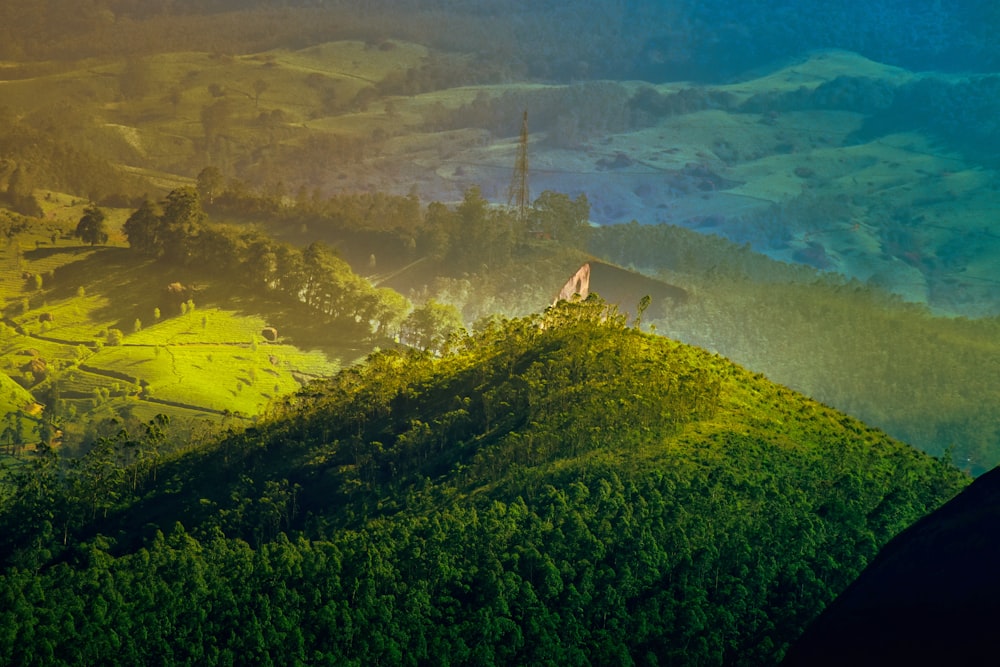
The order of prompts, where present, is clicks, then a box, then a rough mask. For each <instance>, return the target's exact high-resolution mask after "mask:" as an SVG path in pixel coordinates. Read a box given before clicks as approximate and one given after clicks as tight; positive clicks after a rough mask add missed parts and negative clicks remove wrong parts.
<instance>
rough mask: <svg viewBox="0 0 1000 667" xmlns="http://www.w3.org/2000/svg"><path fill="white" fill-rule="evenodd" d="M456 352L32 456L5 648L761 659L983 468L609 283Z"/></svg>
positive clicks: (371, 363) (106, 653) (536, 659)
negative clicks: (230, 422)
mask: <svg viewBox="0 0 1000 667" xmlns="http://www.w3.org/2000/svg"><path fill="white" fill-rule="evenodd" d="M450 350H451V351H450V352H449V353H446V354H445V355H444V356H434V355H430V354H427V353H418V352H415V351H406V350H399V351H386V352H379V353H377V354H375V355H373V356H371V357H370V358H369V359H368V360H367V362H366V363H364V364H362V365H360V366H357V367H353V368H350V369H347V370H345V371H343V372H342V373H340V374H338V375H337V376H335V377H333V378H331V379H329V380H325V381H322V382H318V383H315V384H313V385H312V386H310V387H309V388H308V389H306V390H304V391H303V392H301V393H300V394H299V395H297V396H295V397H293V398H290V399H288V400H287V401H285V402H284V404H283V406H276V407H275V409H274V411H273V412H272V415H271V417H270V418H269V419H267V420H264V421H261V422H260V423H258V424H257V425H256V426H255V427H253V428H250V429H247V430H243V431H234V432H231V433H230V434H229V435H225V436H223V437H222V438H220V439H219V440H218V441H217V442H215V443H214V444H212V445H210V446H207V447H205V448H202V449H200V450H198V451H195V452H191V453H188V454H186V455H183V456H176V457H172V458H171V459H170V460H167V461H160V462H159V463H158V464H157V465H156V466H155V467H153V466H152V465H151V462H152V461H153V459H152V458H150V457H148V456H146V455H145V454H144V452H148V451H149V450H150V448H152V447H155V443H156V440H157V438H158V437H159V436H158V434H159V433H160V429H161V428H162V424H161V423H159V422H155V421H154V422H151V423H149V424H148V425H146V427H145V428H142V429H136V430H133V431H130V432H128V431H124V430H123V431H122V432H120V433H118V434H112V435H109V436H108V437H107V438H105V439H104V440H102V441H101V442H100V443H99V444H98V446H96V447H95V448H94V450H93V451H92V452H91V453H90V454H88V455H87V456H85V457H83V459H81V460H80V461H79V462H78V463H74V464H69V465H68V464H67V462H65V461H59V459H58V458H57V457H54V456H53V455H51V454H48V453H45V452H43V453H42V454H41V455H40V456H39V457H38V458H37V459H36V461H35V462H34V463H33V464H32V466H31V468H30V469H26V470H25V471H24V473H23V475H22V476H21V477H20V478H18V484H16V485H15V487H14V488H13V489H12V490H11V491H10V492H9V494H8V495H7V497H6V499H5V500H4V505H3V512H2V516H0V519H2V522H3V531H2V534H3V536H4V548H3V559H4V563H5V566H4V567H5V569H4V570H3V572H4V574H3V577H2V579H0V596H2V598H3V599H4V604H3V611H2V612H0V613H3V614H4V621H3V623H2V626H3V627H4V628H6V629H7V631H6V632H5V633H4V634H3V636H2V639H0V642H2V646H0V651H2V655H3V656H4V661H5V662H10V663H16V664H24V665H30V664H46V665H50V664H93V663H95V662H102V661H108V660H115V661H122V660H124V661H128V662H136V663H142V662H148V661H150V660H162V661H166V662H168V663H191V662H197V663H199V664H232V663H233V662H241V661H252V662H255V663H257V664H291V663H296V662H311V663H318V664H373V663H375V662H388V663H396V664H425V663H428V662H430V661H440V660H447V661H448V662H452V663H468V662H476V663H492V664H496V663H506V664H510V663H519V664H527V663H536V664H537V663H545V662H553V663H559V664H606V663H609V662H635V663H641V664H746V665H761V664H772V663H775V662H776V661H778V660H779V659H780V657H781V656H782V654H783V653H784V651H785V650H786V648H787V646H788V645H789V644H790V642H792V641H794V639H795V638H796V637H797V636H798V635H799V634H800V633H801V632H802V630H803V628H804V627H805V625H806V623H808V622H809V620H810V619H812V618H813V617H814V616H815V615H816V614H817V613H818V612H819V611H820V609H822V608H823V606H824V605H826V604H827V603H828V602H829V601H830V600H831V599H832V598H833V596H835V595H836V594H837V593H838V592H839V591H840V590H842V589H843V588H844V587H845V586H846V585H847V584H848V583H849V582H850V581H851V580H852V579H853V577H854V576H855V575H856V573H857V572H859V571H860V570H861V568H863V567H864V565H865V564H866V563H867V561H868V560H869V559H870V558H871V557H872V556H874V554H875V552H876V551H877V549H878V548H879V547H880V546H881V545H882V544H884V543H885V542H886V541H887V540H888V539H889V538H890V537H891V536H893V535H894V534H895V533H897V532H898V531H899V530H900V529H902V528H903V527H905V526H906V525H908V524H909V523H911V522H912V521H913V520H915V519H916V518H918V517H920V516H922V515H923V514H925V513H926V512H927V511H929V510H931V509H933V508H935V507H937V506H938V505H940V504H941V503H942V502H944V501H946V500H947V499H948V498H950V497H951V496H952V495H954V494H955V493H956V492H957V491H958V490H959V489H960V488H961V487H962V486H964V485H965V484H966V481H967V480H966V478H965V477H964V476H963V475H962V474H961V473H959V472H958V471H956V470H955V469H954V468H951V467H950V466H948V465H947V464H944V463H942V462H941V461H939V460H935V459H932V458H930V457H928V456H927V455H925V454H921V453H919V452H917V451H916V450H914V449H912V448H910V447H908V446H906V445H903V444H901V443H898V442H896V441H894V440H891V439H890V438H888V437H886V436H885V435H884V434H882V433H881V432H878V431H875V430H872V429H870V428H868V427H865V426H864V425H862V424H860V423H859V422H857V421H855V420H853V419H851V418H849V417H847V416H845V415H843V414H840V413H837V412H835V411H833V410H831V409H828V408H826V407H824V406H822V405H820V404H818V403H815V402H814V401H811V400H809V399H806V398H804V397H802V396H800V395H797V394H795V393H793V392H791V391H789V390H787V389H785V388H783V387H780V386H778V385H775V384H772V383H770V382H768V381H766V380H765V379H763V377H761V376H759V375H752V374H750V373H748V372H747V371H745V370H743V369H741V368H739V367H737V366H735V365H733V364H731V363H730V362H727V361H725V360H723V359H722V358H720V357H717V356H714V355H710V354H708V353H705V352H703V351H700V350H697V349H695V348H690V347H687V346H684V345H682V344H679V343H675V342H672V341H670V340H667V339H665V338H661V337H653V336H649V335H648V334H643V333H641V332H639V331H638V330H637V329H635V328H634V327H629V326H628V323H627V322H626V320H625V318H624V316H621V315H619V314H617V312H616V310H615V309H613V308H610V307H608V306H606V305H605V304H603V303H602V302H601V301H600V300H599V299H596V298H591V299H589V300H587V301H586V302H581V303H575V304H567V303H563V304H561V305H559V306H558V307H555V308H552V309H550V310H548V311H547V312H546V313H544V314H541V315H537V316H533V317H528V318H524V319H518V320H512V321H503V322H494V323H493V324H491V325H489V326H485V327H484V328H483V329H482V330H481V331H479V332H478V333H475V334H472V335H471V336H469V337H466V338H461V339H454V340H453V341H452V343H451V345H450ZM84 610H89V611H87V612H86V613H84Z"/></svg>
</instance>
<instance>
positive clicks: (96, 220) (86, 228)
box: [74, 204, 108, 246]
mask: <svg viewBox="0 0 1000 667" xmlns="http://www.w3.org/2000/svg"><path fill="white" fill-rule="evenodd" d="M74 234H75V236H76V237H77V238H79V239H80V240H81V241H83V242H84V243H89V244H90V245H92V246H94V245H97V244H98V243H100V244H104V243H107V242H108V227H107V223H106V216H105V215H104V211H102V210H101V209H100V208H98V206H97V205H96V204H91V205H90V206H88V207H87V208H86V209H84V211H83V217H82V218H80V222H79V223H78V224H77V226H76V232H75V233H74Z"/></svg>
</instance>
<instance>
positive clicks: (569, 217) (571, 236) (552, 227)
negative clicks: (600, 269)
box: [531, 190, 590, 247]
mask: <svg viewBox="0 0 1000 667" xmlns="http://www.w3.org/2000/svg"><path fill="white" fill-rule="evenodd" d="M531 227H532V229H533V230H534V231H539V232H545V233H547V234H551V235H552V236H554V237H555V238H557V239H559V240H560V241H562V242H563V243H565V244H568V245H573V246H576V247H584V246H586V243H587V239H588V235H589V230H590V203H589V202H588V201H587V196H586V195H583V194H581V195H579V196H578V197H577V198H576V199H570V198H569V195H566V194H563V193H561V192H553V191H551V190H546V191H545V192H543V193H542V194H541V195H539V196H538V199H536V200H535V204H534V206H533V207H532V212H531Z"/></svg>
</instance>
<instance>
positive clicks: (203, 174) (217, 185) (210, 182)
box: [197, 165, 222, 204]
mask: <svg viewBox="0 0 1000 667" xmlns="http://www.w3.org/2000/svg"><path fill="white" fill-rule="evenodd" d="M197 187H198V192H199V194H201V196H202V198H203V199H204V200H205V201H206V202H208V203H209V204H211V203H212V202H213V201H215V197H216V196H217V195H218V194H219V193H220V192H222V172H221V171H220V170H219V168H218V167H213V166H211V165H209V166H208V167H205V168H204V169H202V170H201V171H200V172H198V180H197Z"/></svg>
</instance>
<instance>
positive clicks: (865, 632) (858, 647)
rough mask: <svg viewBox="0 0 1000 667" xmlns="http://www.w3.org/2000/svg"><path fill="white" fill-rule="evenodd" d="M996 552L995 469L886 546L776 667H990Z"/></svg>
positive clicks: (999, 505) (999, 575) (996, 605)
mask: <svg viewBox="0 0 1000 667" xmlns="http://www.w3.org/2000/svg"><path fill="white" fill-rule="evenodd" d="M998 552H1000V470H998V469H994V470H993V471H991V472H989V473H986V474H984V475H983V476H981V477H979V478H978V479H977V480H976V481H975V483H973V485H972V486H970V487H969V488H968V489H966V490H965V491H964V492H963V493H961V494H960V495H959V496H958V497H956V498H955V499H953V500H952V501H951V502H949V503H947V504H946V505H945V506H944V507H942V508H940V509H939V510H937V511H936V512H934V513H933V514H931V515H930V516H928V517H926V518H924V519H923V520H921V521H919V522H918V523H917V524H916V525H914V526H913V527H912V528H910V529H908V530H907V531H905V532H904V533H902V534H901V535H899V536H898V537H897V538H896V539H894V540H893V541H891V542H890V543H889V544H888V545H886V546H885V547H884V548H883V549H882V551H880V552H879V555H878V557H877V558H876V559H875V560H874V561H872V563H871V565H870V566H869V567H868V568H866V569H865V571H864V572H863V573H862V574H861V576H860V577H859V578H858V580H857V581H856V582H854V583H853V584H852V585H851V586H850V587H849V588H848V589H847V590H846V591H844V593H843V594H842V595H841V596H840V597H838V598H837V600H836V601H835V602H834V603H833V604H831V605H830V607H829V608H828V609H827V610H826V611H825V612H824V613H823V615H822V616H820V617H819V619H818V620H817V621H816V623H815V624H814V625H813V626H812V627H811V628H810V629H809V630H808V631H807V632H806V634H805V635H804V636H803V637H802V640H801V641H799V642H798V643H797V644H796V645H795V647H794V648H793V650H792V651H790V652H789V655H788V659H787V660H786V661H785V662H784V663H783V664H785V665H888V664H897V665H944V664H951V665H962V664H964V665H971V664H987V663H990V662H992V659H991V658H990V657H989V656H995V655H996V620H997V618H998V617H1000V571H998V569H997V566H996V555H997V553H998ZM993 659H995V658H993Z"/></svg>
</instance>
